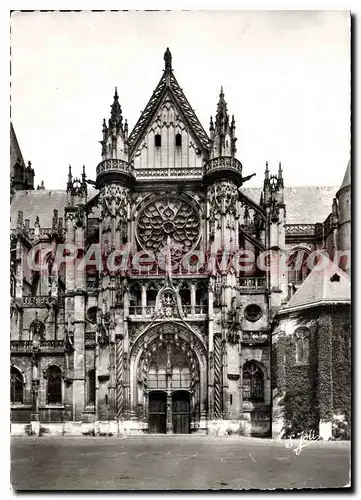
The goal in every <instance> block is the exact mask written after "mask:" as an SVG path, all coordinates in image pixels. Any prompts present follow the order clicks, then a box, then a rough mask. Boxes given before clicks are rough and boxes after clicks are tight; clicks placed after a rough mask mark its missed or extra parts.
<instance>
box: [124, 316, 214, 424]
mask: <svg viewBox="0 0 361 500" xmlns="http://www.w3.org/2000/svg"><path fill="white" fill-rule="evenodd" d="M206 370H207V357H206V348H205V346H204V344H203V342H202V339H201V338H199V337H198V334H197V333H195V332H193V331H191V330H189V329H188V328H187V327H185V326H184V325H180V324H176V323H175V322H160V323H159V324H158V325H154V326H153V327H152V328H151V329H149V331H146V332H144V334H141V335H140V336H139V337H138V338H137V340H136V341H135V343H134V344H133V346H132V348H131V351H130V381H131V383H130V390H131V394H130V405H131V407H132V412H133V414H132V418H134V419H136V418H138V419H139V420H142V421H143V422H144V424H146V425H144V427H143V428H144V429H146V428H148V429H147V430H148V432H149V433H155V432H164V412H165V418H166V431H165V432H166V433H173V432H176V433H178V432H181V433H185V432H193V431H195V430H197V429H198V428H199V423H200V422H201V420H202V419H204V418H205V416H206V400H207V378H206V373H207V371H206ZM177 392H178V393H180V394H179V395H178V396H175V397H174V398H173V395H174V394H175V393H177ZM154 393H158V395H159V393H163V395H162V396H161V397H160V398H158V399H157V398H156V396H155V395H154ZM164 403H165V405H164ZM164 406H165V408H164ZM173 407H174V411H175V414H176V415H177V417H176V418H175V419H174V421H173ZM157 415H158V417H157ZM157 418H159V423H157V424H156V423H155V419H157Z"/></svg>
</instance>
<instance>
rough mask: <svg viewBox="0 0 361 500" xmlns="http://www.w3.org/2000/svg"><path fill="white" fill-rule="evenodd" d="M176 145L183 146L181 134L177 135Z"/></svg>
mask: <svg viewBox="0 0 361 500" xmlns="http://www.w3.org/2000/svg"><path fill="white" fill-rule="evenodd" d="M175 145H176V146H177V147H181V146H182V136H181V135H180V134H176V136H175Z"/></svg>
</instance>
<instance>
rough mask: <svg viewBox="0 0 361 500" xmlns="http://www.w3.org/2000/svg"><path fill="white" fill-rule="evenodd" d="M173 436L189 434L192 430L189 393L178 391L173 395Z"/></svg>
mask: <svg viewBox="0 0 361 500" xmlns="http://www.w3.org/2000/svg"><path fill="white" fill-rule="evenodd" d="M172 405H173V408H172V410H173V411H172V414H173V434H189V433H190V428H191V421H190V419H191V414H190V410H191V398H190V394H189V392H187V391H176V392H174V393H173V395H172Z"/></svg>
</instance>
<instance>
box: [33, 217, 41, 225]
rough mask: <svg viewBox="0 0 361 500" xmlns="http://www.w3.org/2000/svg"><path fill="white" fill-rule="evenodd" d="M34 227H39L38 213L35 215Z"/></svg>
mask: <svg viewBox="0 0 361 500" xmlns="http://www.w3.org/2000/svg"><path fill="white" fill-rule="evenodd" d="M34 227H40V219H39V216H38V215H37V216H36V217H35V223H34Z"/></svg>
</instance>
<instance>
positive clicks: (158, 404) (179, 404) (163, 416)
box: [148, 391, 191, 434]
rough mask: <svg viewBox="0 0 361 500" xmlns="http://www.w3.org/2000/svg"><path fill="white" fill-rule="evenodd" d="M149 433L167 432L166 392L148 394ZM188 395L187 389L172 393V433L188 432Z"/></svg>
mask: <svg viewBox="0 0 361 500" xmlns="http://www.w3.org/2000/svg"><path fill="white" fill-rule="evenodd" d="M148 415H149V433H150V434H165V433H166V432H167V394H166V393H165V392H162V391H154V392H151V393H150V394H149V411H148ZM190 419H191V418H190V395H189V392H187V391H176V392H174V393H173V394H172V430H173V434H189V433H190V423H191V422H190Z"/></svg>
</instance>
